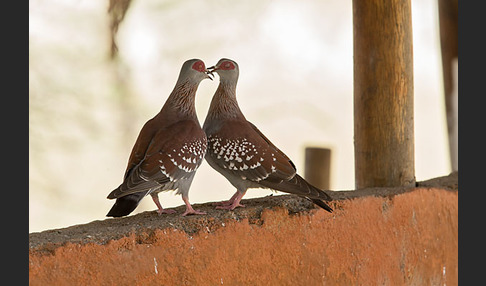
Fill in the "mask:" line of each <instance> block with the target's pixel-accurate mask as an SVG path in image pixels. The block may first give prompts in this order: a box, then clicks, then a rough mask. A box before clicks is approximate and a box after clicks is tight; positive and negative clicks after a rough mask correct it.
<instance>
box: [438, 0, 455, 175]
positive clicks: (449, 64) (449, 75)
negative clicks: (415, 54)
mask: <svg viewBox="0 0 486 286" xmlns="http://www.w3.org/2000/svg"><path fill="white" fill-rule="evenodd" d="M438 8H439V29H440V47H441V52H442V53H441V54H442V76H443V82H444V99H445V107H446V118H447V132H448V135H449V154H450V158H451V168H452V170H453V171H457V170H458V138H457V137H458V114H457V82H454V74H455V73H456V72H457V66H455V65H456V64H457V62H456V61H457V59H458V41H457V39H458V6H457V0H439V1H438ZM456 80H457V79H456ZM454 85H455V86H454Z"/></svg>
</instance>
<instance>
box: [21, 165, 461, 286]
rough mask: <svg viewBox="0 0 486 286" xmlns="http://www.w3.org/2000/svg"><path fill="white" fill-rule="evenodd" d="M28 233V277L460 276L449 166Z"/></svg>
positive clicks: (420, 280) (367, 280)
mask: <svg viewBox="0 0 486 286" xmlns="http://www.w3.org/2000/svg"><path fill="white" fill-rule="evenodd" d="M333 199H335V200H334V201H333V202H331V207H333V208H334V210H335V211H334V213H332V214H330V213H327V212H325V211H324V210H321V209H317V208H315V207H314V205H313V204H312V203H310V202H308V201H307V200H305V199H300V198H297V197H295V196H288V195H283V196H268V197H263V198H257V199H249V200H243V203H244V204H245V205H246V208H239V209H236V210H235V211H223V210H215V209H214V207H213V206H211V204H210V203H206V204H201V205H196V207H197V208H198V209H202V210H204V211H206V212H208V214H207V215H205V216H189V217H181V216H180V214H181V213H182V212H183V209H184V206H181V207H178V208H176V210H177V211H178V213H177V214H174V215H163V216H158V215H157V214H156V212H155V211H149V212H144V213H140V214H136V215H133V216H129V217H124V218H110V219H105V220H99V221H93V222H91V223H88V224H83V225H75V226H71V227H67V228H62V229H54V230H47V231H43V232H39V233H31V234H29V248H30V249H29V279H30V285H224V284H226V285H457V283H458V259H457V258H458V256H457V255H458V254H457V252H458V175H457V173H452V174H451V175H449V176H446V177H440V178H436V179H433V180H429V181H425V182H420V183H418V185H417V187H416V188H377V189H363V190H356V191H339V192H338V191H336V192H333Z"/></svg>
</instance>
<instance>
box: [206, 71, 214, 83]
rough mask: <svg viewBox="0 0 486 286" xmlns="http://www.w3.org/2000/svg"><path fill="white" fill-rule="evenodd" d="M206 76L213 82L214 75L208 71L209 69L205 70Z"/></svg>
mask: <svg viewBox="0 0 486 286" xmlns="http://www.w3.org/2000/svg"><path fill="white" fill-rule="evenodd" d="M206 75H207V76H208V78H209V79H210V80H213V77H214V74H213V71H210V70H209V68H207V69H206Z"/></svg>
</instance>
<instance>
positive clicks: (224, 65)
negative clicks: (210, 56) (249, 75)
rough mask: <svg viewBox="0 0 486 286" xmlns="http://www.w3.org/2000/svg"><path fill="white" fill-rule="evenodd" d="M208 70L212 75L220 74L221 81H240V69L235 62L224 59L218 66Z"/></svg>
mask: <svg viewBox="0 0 486 286" xmlns="http://www.w3.org/2000/svg"><path fill="white" fill-rule="evenodd" d="M208 70H209V72H210V73H213V72H216V73H218V75H219V78H220V81H230V82H235V83H236V81H237V80H238V75H239V68H238V64H237V63H236V62H235V61H233V60H230V59H225V58H222V59H220V60H219V61H218V63H217V64H216V65H214V66H212V67H209V68H208Z"/></svg>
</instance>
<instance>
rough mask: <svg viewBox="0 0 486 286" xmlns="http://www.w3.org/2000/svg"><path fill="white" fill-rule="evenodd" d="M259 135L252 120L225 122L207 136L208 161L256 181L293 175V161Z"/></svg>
mask: <svg viewBox="0 0 486 286" xmlns="http://www.w3.org/2000/svg"><path fill="white" fill-rule="evenodd" d="M260 134H261V133H260V132H259V131H258V130H255V129H254V126H253V124H251V123H249V122H246V121H245V122H242V121H226V122H225V123H224V124H223V125H222V126H221V129H220V130H219V131H218V132H216V133H215V134H211V135H208V146H209V149H208V154H207V156H209V157H210V158H208V160H211V161H212V162H213V163H215V164H216V165H218V166H219V167H220V169H223V170H224V171H225V172H229V173H231V174H233V175H235V176H236V177H239V178H241V179H243V180H248V181H252V182H256V183H258V182H261V181H262V180H267V179H271V180H275V181H282V180H288V179H290V178H292V177H293V176H294V175H295V167H294V165H293V163H292V162H291V161H290V160H289V159H288V157H287V156H285V154H283V153H282V152H281V151H280V150H278V149H277V148H275V147H274V146H272V145H271V144H268V142H267V141H266V140H265V137H262V136H261V135H260Z"/></svg>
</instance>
